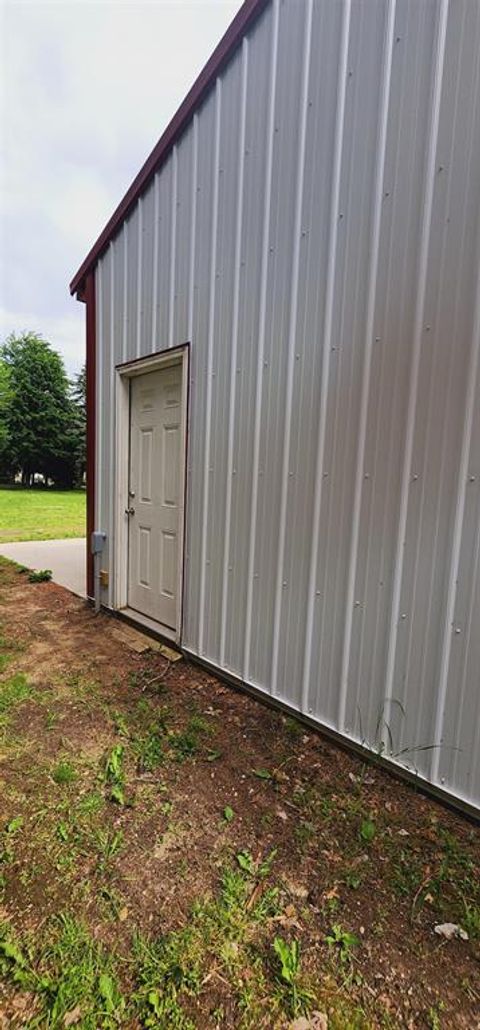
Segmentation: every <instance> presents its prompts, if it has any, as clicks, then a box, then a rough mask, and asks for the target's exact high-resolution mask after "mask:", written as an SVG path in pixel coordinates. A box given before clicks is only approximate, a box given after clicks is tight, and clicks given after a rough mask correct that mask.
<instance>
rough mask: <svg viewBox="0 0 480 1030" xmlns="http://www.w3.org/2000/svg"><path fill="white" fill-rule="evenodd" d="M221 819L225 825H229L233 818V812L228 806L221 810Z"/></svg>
mask: <svg viewBox="0 0 480 1030" xmlns="http://www.w3.org/2000/svg"><path fill="white" fill-rule="evenodd" d="M223 818H224V819H225V822H226V823H231V822H232V820H233V819H234V818H235V812H234V811H233V808H230V805H226V806H225V808H224V809H223Z"/></svg>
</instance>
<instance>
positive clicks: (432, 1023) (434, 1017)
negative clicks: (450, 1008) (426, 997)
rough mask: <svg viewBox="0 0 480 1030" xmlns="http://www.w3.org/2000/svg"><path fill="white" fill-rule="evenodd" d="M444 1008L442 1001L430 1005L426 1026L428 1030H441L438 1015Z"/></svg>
mask: <svg viewBox="0 0 480 1030" xmlns="http://www.w3.org/2000/svg"><path fill="white" fill-rule="evenodd" d="M444 1008H445V1006H444V1004H443V1002H442V1001H439V1002H437V1004H436V1005H432V1006H431V1008H429V1010H428V1014H427V1024H428V1026H429V1027H430V1030H441V1027H442V1023H441V1019H440V1013H441V1012H443V1009H444Z"/></svg>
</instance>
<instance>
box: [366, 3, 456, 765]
mask: <svg viewBox="0 0 480 1030" xmlns="http://www.w3.org/2000/svg"><path fill="white" fill-rule="evenodd" d="M447 20H448V0H442V3H441V7H440V9H439V16H438V32H437V43H436V64H435V76H434V83H433V91H432V107H431V120H430V126H429V140H428V160H427V170H426V174H425V200H424V204H423V219H422V230H421V237H420V239H421V243H420V258H419V272H418V291H417V301H416V306H415V321H414V332H413V355H412V364H411V370H410V380H409V390H408V410H407V419H406V438H405V449H404V461H403V469H402V479H401V493H400V513H399V519H398V530H397V543H396V550H395V565H394V580H393V589H392V609H391V616H390V629H389V635H388V645H387V664H386V673H385V695H384V701H383V730H382V742H383V746H384V748H385V749H386V748H387V747H388V743H389V741H388V727H389V724H390V718H391V707H392V696H391V694H392V689H393V676H394V669H395V658H396V649H397V632H398V618H399V611H400V593H401V586H402V576H403V556H404V544H405V531H406V525H407V516H408V498H409V480H410V475H411V463H412V453H413V440H414V427H415V413H416V408H417V393H418V378H419V366H420V355H421V344H422V323H423V312H424V305H425V294H426V280H427V270H428V252H429V245H430V232H431V220H432V207H433V193H434V182H435V158H436V151H437V143H438V127H439V120H440V104H441V95H442V85H443V67H444V59H445V45H446V35H447Z"/></svg>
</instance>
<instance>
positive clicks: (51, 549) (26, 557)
mask: <svg viewBox="0 0 480 1030" xmlns="http://www.w3.org/2000/svg"><path fill="white" fill-rule="evenodd" d="M85 548H86V540H85V538H84V537H81V538H80V539H78V538H75V539H73V540H25V541H24V540H22V541H21V542H19V543H15V544H0V554H1V555H3V557H4V558H10V560H11V561H16V562H18V564H19V565H26V566H27V568H29V569H35V570H36V571H38V570H39V569H51V572H52V579H53V581H54V583H59V584H60V586H62V587H66V588H67V590H71V591H72V593H73V594H79V596H80V597H86V570H85V564H86V554H85Z"/></svg>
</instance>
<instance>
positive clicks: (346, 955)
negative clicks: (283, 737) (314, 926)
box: [325, 923, 360, 963]
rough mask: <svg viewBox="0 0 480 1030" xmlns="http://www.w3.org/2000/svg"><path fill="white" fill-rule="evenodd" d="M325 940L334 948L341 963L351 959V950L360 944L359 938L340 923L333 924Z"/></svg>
mask: <svg viewBox="0 0 480 1030" xmlns="http://www.w3.org/2000/svg"><path fill="white" fill-rule="evenodd" d="M325 940H326V942H327V944H328V945H329V947H331V948H335V949H336V951H337V952H338V955H339V957H340V962H342V963H347V962H351V961H352V958H353V950H354V948H358V945H359V944H360V940H359V938H358V937H357V936H356V935H355V934H354V933H350V932H349V931H348V930H344V929H343V927H342V926H340V923H334V924H333V926H332V931H331V933H330V934H328V936H327V937H326V938H325Z"/></svg>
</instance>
